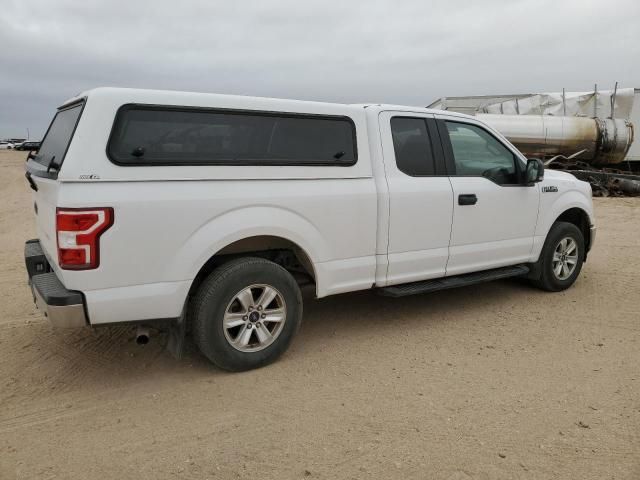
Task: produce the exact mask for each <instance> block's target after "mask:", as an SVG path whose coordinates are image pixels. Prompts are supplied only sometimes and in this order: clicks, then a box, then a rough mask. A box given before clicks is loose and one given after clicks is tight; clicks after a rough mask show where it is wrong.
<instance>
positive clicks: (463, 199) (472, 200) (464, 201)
mask: <svg viewBox="0 0 640 480" xmlns="http://www.w3.org/2000/svg"><path fill="white" fill-rule="evenodd" d="M476 203H478V197H476V194H475V193H463V194H460V195H458V205H475V204H476Z"/></svg>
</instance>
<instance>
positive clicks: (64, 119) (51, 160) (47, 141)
mask: <svg viewBox="0 0 640 480" xmlns="http://www.w3.org/2000/svg"><path fill="white" fill-rule="evenodd" d="M84 105H85V101H84V100H82V101H79V102H75V103H73V104H70V105H64V106H62V107H60V108H59V109H58V111H57V112H56V114H55V116H54V117H53V120H52V121H51V124H50V125H49V129H48V130H47V133H46V134H45V136H44V138H43V139H42V144H41V146H40V149H39V150H38V153H37V154H36V155H35V157H33V160H34V161H35V162H37V163H39V164H40V165H42V166H44V167H47V169H52V168H53V169H55V170H59V169H60V167H61V166H62V162H63V161H64V157H65V155H66V154H67V150H68V149H69V144H70V143H71V139H72V138H73V134H74V132H75V130H76V126H77V125H78V121H79V120H80V115H81V114H82V110H83V109H84Z"/></svg>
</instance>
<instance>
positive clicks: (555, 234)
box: [532, 222, 585, 292]
mask: <svg viewBox="0 0 640 480" xmlns="http://www.w3.org/2000/svg"><path fill="white" fill-rule="evenodd" d="M584 254H585V245H584V236H583V235H582V232H581V231H580V229H579V228H578V227H576V226H575V225H574V224H572V223H567V222H556V223H554V224H553V226H552V227H551V230H550V231H549V234H548V235H547V239H546V240H545V242H544V247H543V249H542V253H541V254H540V259H539V260H538V262H537V264H536V265H535V271H536V275H537V276H536V277H535V278H533V279H532V283H533V284H534V285H536V286H537V287H539V288H542V289H543V290H547V291H550V292H558V291H561V290H566V289H567V288H569V287H570V286H571V285H573V283H574V282H575V281H576V279H577V278H578V275H579V274H580V270H581V269H582V264H583V262H584Z"/></svg>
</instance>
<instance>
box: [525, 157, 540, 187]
mask: <svg viewBox="0 0 640 480" xmlns="http://www.w3.org/2000/svg"><path fill="white" fill-rule="evenodd" d="M543 178H544V163H542V160H540V159H539V158H531V159H529V161H528V162H527V169H526V170H525V179H524V183H525V185H527V186H529V187H531V186H533V185H534V184H536V183H538V182H541V181H542V179H543Z"/></svg>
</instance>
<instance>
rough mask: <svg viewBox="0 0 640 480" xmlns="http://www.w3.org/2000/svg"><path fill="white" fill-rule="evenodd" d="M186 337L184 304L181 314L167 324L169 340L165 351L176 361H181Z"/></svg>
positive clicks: (185, 308) (185, 307)
mask: <svg viewBox="0 0 640 480" xmlns="http://www.w3.org/2000/svg"><path fill="white" fill-rule="evenodd" d="M186 335H187V305H186V303H185V306H184V308H183V309H182V313H181V314H180V316H179V317H178V318H176V319H175V320H171V322H170V323H169V339H168V341H167V350H168V351H169V353H170V354H171V355H172V356H173V358H175V359H176V360H181V359H182V354H183V353H184V342H185V338H186Z"/></svg>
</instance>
